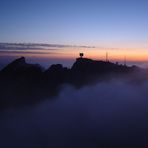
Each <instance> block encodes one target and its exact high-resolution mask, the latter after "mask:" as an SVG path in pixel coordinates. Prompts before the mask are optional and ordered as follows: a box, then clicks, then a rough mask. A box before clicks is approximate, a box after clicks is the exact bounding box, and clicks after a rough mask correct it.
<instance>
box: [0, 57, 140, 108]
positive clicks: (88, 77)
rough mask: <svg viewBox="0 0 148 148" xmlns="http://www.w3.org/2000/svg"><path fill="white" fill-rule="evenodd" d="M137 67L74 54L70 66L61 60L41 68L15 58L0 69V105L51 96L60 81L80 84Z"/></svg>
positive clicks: (122, 73) (114, 75)
mask: <svg viewBox="0 0 148 148" xmlns="http://www.w3.org/2000/svg"><path fill="white" fill-rule="evenodd" d="M138 70H140V68H138V67H136V66H132V67H128V66H124V65H117V64H114V63H111V62H104V61H95V60H91V59H87V58H77V59H76V62H75V63H74V64H73V65H72V67H71V68H70V69H68V68H66V67H63V66H62V65H61V64H56V65H51V66H50V67H49V68H48V69H47V70H44V69H43V68H42V67H41V66H40V65H39V64H28V63H26V60H25V58H24V57H21V58H19V59H16V60H14V61H13V62H12V63H10V64H8V65H7V66H6V67H5V68H4V69H2V70H1V71H0V82H1V85H0V90H1V93H0V108H5V107H9V106H18V105H26V104H34V103H37V102H38V101H42V99H43V98H52V97H53V96H55V95H57V94H58V92H59V91H60V86H61V85H63V84H69V85H73V86H74V87H77V88H79V87H82V86H85V85H89V84H92V83H95V82H98V81H103V80H106V79H109V78H111V77H116V76H117V75H118V76H123V75H127V74H129V73H133V72H135V71H138Z"/></svg>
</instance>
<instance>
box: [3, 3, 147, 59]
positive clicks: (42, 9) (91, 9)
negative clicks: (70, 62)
mask: <svg viewBox="0 0 148 148" xmlns="http://www.w3.org/2000/svg"><path fill="white" fill-rule="evenodd" d="M147 15H148V1H147V0H1V1H0V19H1V20H0V42H1V43H48V44H60V45H77V46H80V45H81V46H82V45H83V46H91V47H92V46H94V47H95V48H88V49H81V48H78V47H77V48H60V50H55V51H54V52H52V54H51V53H50V56H49V54H40V57H43V55H44V56H46V57H53V58H54V57H56V58H58V57H60V58H61V57H63V58H64V57H67V58H74V57H75V56H76V55H77V54H78V53H79V52H80V51H83V52H86V54H85V55H86V56H87V57H90V58H95V59H99V58H102V59H103V58H104V55H105V52H109V55H110V58H111V59H113V60H116V59H117V60H121V61H122V60H123V57H124V56H125V55H126V56H127V59H128V60H129V61H148V19H147ZM5 50H6V49H5ZM19 52H21V53H19V54H18V52H17V54H16V52H13V51H11V52H9V53H8V52H5V53H4V51H3V52H2V51H0V55H1V57H2V55H3V56H4V55H5V56H7V55H12V54H13V55H14V54H15V55H17V56H19V55H25V54H27V55H28V56H35V54H36V53H35V52H36V50H33V52H34V53H32V54H31V53H27V52H26V51H25V52H24V53H23V54H22V50H21V51H19ZM38 52H43V53H44V51H43V50H40V51H37V53H38ZM50 52H51V51H50ZM54 53H56V54H54ZM60 53H62V54H60ZM38 55H39V54H38Z"/></svg>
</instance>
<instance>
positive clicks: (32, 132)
mask: <svg viewBox="0 0 148 148" xmlns="http://www.w3.org/2000/svg"><path fill="white" fill-rule="evenodd" d="M147 90H148V83H147V82H145V83H142V84H140V85H137V84H136V85H133V84H130V83H129V82H128V81H121V80H120V81H119V80H118V81H117V80H112V81H111V82H103V83H98V84H97V85H95V86H88V87H84V88H81V89H78V90H76V89H74V88H72V87H71V86H63V90H62V91H61V93H60V95H59V96H58V97H56V98H54V99H53V100H46V101H44V102H42V103H40V104H38V105H36V106H29V107H23V108H17V109H16V108H11V109H7V110H4V111H1V114H0V121H1V122H0V131H1V132H0V137H1V138H0V139H1V142H0V147H3V148H5V147H6V148H8V147H16V148H17V147H24V148H26V147H27V148H33V147H36V148H40V147H44V148H46V147H48V148H49V147H50V148H58V147H59V148H61V147H64V148H65V147H85V148H86V147H90V148H95V147H97V148H98V147H101V148H102V147H109V148H110V147H139V148H140V147H145V146H148V142H147V137H148V91H147Z"/></svg>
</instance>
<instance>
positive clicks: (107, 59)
mask: <svg viewBox="0 0 148 148" xmlns="http://www.w3.org/2000/svg"><path fill="white" fill-rule="evenodd" d="M106 62H108V52H106Z"/></svg>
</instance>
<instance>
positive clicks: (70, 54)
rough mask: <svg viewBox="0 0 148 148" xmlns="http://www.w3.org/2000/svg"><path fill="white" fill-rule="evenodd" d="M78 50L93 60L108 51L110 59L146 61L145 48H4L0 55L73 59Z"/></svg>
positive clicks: (103, 57)
mask: <svg viewBox="0 0 148 148" xmlns="http://www.w3.org/2000/svg"><path fill="white" fill-rule="evenodd" d="M80 52H83V53H84V57H86V58H90V59H95V60H105V57H106V52H108V58H109V60H110V61H123V60H124V57H125V56H126V60H127V61H148V50H147V49H142V50H140V49H100V48H81V49H76V48H66V49H57V50H50V49H49V50H23V51H21V50H9V51H6V50H5V51H0V57H2V56H14V57H20V56H25V57H33V58H51V59H54V58H55V59H75V58H77V57H79V53H80Z"/></svg>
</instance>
